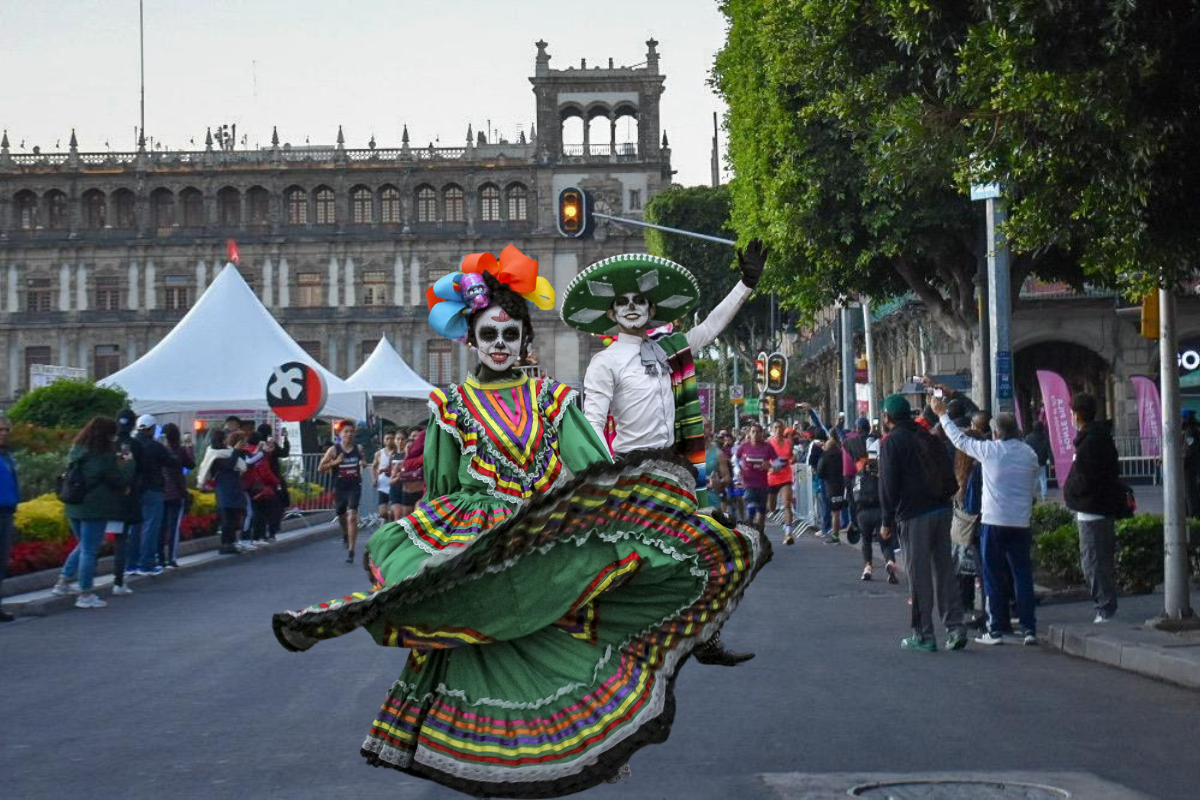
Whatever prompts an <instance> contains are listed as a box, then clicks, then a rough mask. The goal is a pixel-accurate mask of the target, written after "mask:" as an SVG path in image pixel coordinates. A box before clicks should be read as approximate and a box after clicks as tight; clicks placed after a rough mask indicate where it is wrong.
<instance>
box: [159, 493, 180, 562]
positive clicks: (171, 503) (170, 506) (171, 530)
mask: <svg viewBox="0 0 1200 800" xmlns="http://www.w3.org/2000/svg"><path fill="white" fill-rule="evenodd" d="M182 521H183V500H167V501H166V502H164V503H163V518H162V526H161V527H160V528H159V534H158V561H159V563H160V564H162V565H163V566H166V565H167V564H170V563H171V562H173V561H174V560H175V551H176V550H178V549H179V524H180V523H181V522H182Z"/></svg>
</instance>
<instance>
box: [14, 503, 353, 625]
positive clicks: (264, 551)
mask: <svg viewBox="0 0 1200 800" xmlns="http://www.w3.org/2000/svg"><path fill="white" fill-rule="evenodd" d="M337 529H338V525H337V521H336V520H334V519H331V520H329V521H327V522H319V523H314V524H312V525H308V526H299V527H296V528H293V529H291V530H287V529H286V526H285V530H282V531H280V532H279V535H278V537H276V540H275V542H274V543H272V544H270V545H268V546H266V547H260V548H259V549H258V550H256V551H254V552H248V553H242V554H241V555H237V556H232V555H221V554H220V553H218V552H217V550H216V546H215V542H214V543H213V546H212V547H209V548H208V549H204V550H201V551H199V552H195V553H193V554H191V555H183V556H181V557H180V558H179V559H178V562H179V568H178V569H172V570H167V571H166V572H164V573H163V574H161V575H157V576H154V577H146V576H126V578H125V583H126V585H127V586H129V587H130V588H131V589H133V590H134V592H136V591H137V587H138V585H139V584H140V585H146V584H147V582H156V581H170V580H171V579H172V578H173V577H174V576H176V575H183V574H187V573H190V572H195V571H197V570H202V569H207V568H209V567H216V566H222V565H227V564H235V563H238V561H244V560H245V559H248V558H258V557H261V556H269V555H272V554H274V553H280V552H283V551H286V550H291V549H293V548H295V547H298V546H299V545H302V544H306V543H308V542H311V541H314V540H316V539H324V538H329V537H331V536H333V535H334V533H335V532H336V531H337ZM210 538H211V539H214V540H216V539H219V537H210ZM206 544H207V542H206ZM181 549H182V548H181ZM101 561H102V562H104V561H108V562H109V563H108V564H107V568H106V569H105V570H104V572H103V573H101V572H100V571H99V570H98V571H97V574H96V580H95V592H96V594H97V595H99V596H100V597H103V598H106V599H111V595H112V587H113V576H112V564H111V561H112V559H111V557H109V558H107V559H101ZM100 566H104V565H103V564H101V565H100ZM46 573H55V574H56V573H57V571H56V570H47V571H46ZM46 573H36V575H37V577H38V578H43V577H46ZM21 577H26V576H21ZM30 577H33V576H30ZM53 579H54V575H53V574H51V575H49V578H48V580H39V581H38V583H40V584H41V585H42V586H45V588H37V589H34V590H32V591H27V592H25V593H24V594H17V595H12V596H9V597H5V598H3V610H4V611H6V612H8V613H9V614H13V615H14V616H18V617H20V616H38V617H41V616H46V615H48V614H54V613H57V612H59V611H67V610H69V609H71V608H73V607H74V606H75V597H76V595H73V594H72V595H61V596H60V595H55V594H52V593H51V591H50V588H49V586H46V584H47V583H50V584H52V583H53ZM6 583H7V581H6Z"/></svg>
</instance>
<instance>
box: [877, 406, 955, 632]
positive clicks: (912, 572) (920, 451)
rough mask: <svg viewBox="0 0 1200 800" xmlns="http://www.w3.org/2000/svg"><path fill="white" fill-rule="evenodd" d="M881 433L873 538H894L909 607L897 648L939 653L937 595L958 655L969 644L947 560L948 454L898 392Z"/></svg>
mask: <svg viewBox="0 0 1200 800" xmlns="http://www.w3.org/2000/svg"><path fill="white" fill-rule="evenodd" d="M883 428H884V430H885V431H887V435H886V436H884V438H883V441H882V442H881V443H880V446H879V500H880V507H881V509H882V516H883V521H882V524H881V526H880V529H879V536H880V538H881V539H882V540H887V539H890V538H891V537H892V536H898V537H899V539H900V546H901V549H902V552H903V555H904V571H905V573H906V574H907V575H908V587H909V599H910V601H911V603H912V630H913V632H912V635H911V636H908V637H906V638H904V639H902V640H901V642H900V647H901V648H902V649H904V650H918V651H923V652H927V653H936V652H937V639H936V638H935V636H934V628H933V606H934V602H935V598H936V602H937V606H938V611H940V612H941V617H942V624H943V625H944V626H945V628H946V632H947V636H946V648H947V649H949V650H961V649H963V648H964V647H966V646H967V632H966V628H965V626H964V625H963V609H962V600H961V599H960V598H959V595H958V579H957V577H956V576H955V574H954V560H953V559H952V558H951V556H950V522H951V512H950V498H951V497H952V496H953V495H954V493H955V492H956V491H958V484H957V483H956V482H955V480H954V469H953V467H952V466H951V463H950V456H949V454H947V453H946V450H945V448H944V447H942V444H941V442H939V441H938V440H937V439H936V438H934V437H933V436H932V435H930V434H929V433H928V432H926V431H924V430H922V429H921V428H919V427H918V426H917V424H916V423H915V422H914V421H913V418H912V406H911V405H909V402H908V400H907V399H906V398H905V397H904V395H900V394H893V395H888V397H887V398H886V399H885V400H884V401H883ZM935 582H936V585H937V591H936V593H935V591H934V585H935Z"/></svg>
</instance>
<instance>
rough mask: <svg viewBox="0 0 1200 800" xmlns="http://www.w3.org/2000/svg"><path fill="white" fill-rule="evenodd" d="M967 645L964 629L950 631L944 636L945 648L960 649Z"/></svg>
mask: <svg viewBox="0 0 1200 800" xmlns="http://www.w3.org/2000/svg"><path fill="white" fill-rule="evenodd" d="M966 646H967V634H966V632H964V631H951V632H950V635H949V636H947V637H946V649H947V650H962V649H964V648H966Z"/></svg>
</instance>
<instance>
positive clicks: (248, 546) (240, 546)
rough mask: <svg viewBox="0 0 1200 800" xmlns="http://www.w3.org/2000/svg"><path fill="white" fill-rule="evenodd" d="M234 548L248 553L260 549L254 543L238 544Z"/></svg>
mask: <svg viewBox="0 0 1200 800" xmlns="http://www.w3.org/2000/svg"><path fill="white" fill-rule="evenodd" d="M234 547H236V548H237V549H238V550H241V551H243V552H246V553H248V552H250V551H251V550H257V549H258V548H257V547H255V546H254V542H238V543H237V544H235V545H234Z"/></svg>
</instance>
